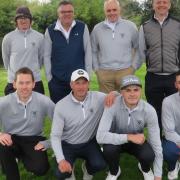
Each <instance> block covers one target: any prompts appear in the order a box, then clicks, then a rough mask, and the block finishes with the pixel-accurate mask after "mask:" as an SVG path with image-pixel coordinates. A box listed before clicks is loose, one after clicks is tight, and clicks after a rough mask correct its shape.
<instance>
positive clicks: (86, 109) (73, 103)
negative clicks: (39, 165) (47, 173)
mask: <svg viewBox="0 0 180 180" xmlns="http://www.w3.org/2000/svg"><path fill="white" fill-rule="evenodd" d="M70 86H71V88H72V92H71V93H70V94H69V95H68V96H66V97H65V98H63V99H62V100H61V101H59V102H58V103H57V104H56V107H55V112H54V118H53V124H52V130H51V142H52V148H53V150H54V153H55V156H56V160H57V163H58V172H57V176H58V177H59V180H64V179H65V178H67V177H70V176H71V173H72V169H73V165H74V162H75V160H76V159H77V158H82V159H84V160H85V163H83V165H82V169H83V172H84V175H83V180H91V179H92V178H93V174H94V173H96V172H97V171H100V170H103V169H104V168H105V167H106V163H105V161H104V159H103V156H102V152H101V150H100V147H99V145H98V144H97V142H96V138H95V135H96V131H97V127H98V124H99V121H100V118H101V115H102V113H103V110H104V100H105V97H106V95H105V94H104V93H101V92H92V91H88V89H89V76H88V73H87V72H86V71H84V70H82V69H78V70H75V71H74V72H73V73H72V76H71V83H70ZM109 96H110V99H111V97H112V98H114V93H112V94H111V93H110V95H109ZM109 96H108V97H109Z"/></svg>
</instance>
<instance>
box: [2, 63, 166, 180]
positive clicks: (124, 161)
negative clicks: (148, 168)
mask: <svg viewBox="0 0 180 180" xmlns="http://www.w3.org/2000/svg"><path fill="white" fill-rule="evenodd" d="M145 71H146V70H145V65H143V66H142V67H141V68H140V69H139V70H138V71H137V72H136V75H137V76H138V77H139V78H140V79H141V81H142V83H143V93H142V97H143V99H145V95H144V77H145ZM42 77H43V82H44V86H45V91H46V95H49V92H48V88H47V82H46V79H45V75H44V71H42ZM6 81H7V73H6V71H5V70H4V69H3V68H0V96H3V95H4V87H5V85H6ZM90 89H91V90H98V84H97V80H96V76H95V74H93V76H92V79H91V83H90ZM50 127H51V122H50V121H49V120H48V119H47V120H46V122H45V127H44V132H45V135H46V136H47V137H48V136H49V133H50ZM48 156H49V162H50V170H49V171H48V173H47V174H46V176H44V177H36V176H34V175H32V174H31V173H29V172H27V171H26V170H25V169H24V167H23V165H22V164H21V162H19V170H20V175H21V179H22V180H55V179H56V178H55V176H54V170H55V167H56V162H55V159H54V157H53V152H52V150H48ZM137 163H138V162H137V160H136V159H135V158H134V157H133V156H130V155H127V154H124V155H123V156H122V158H121V159H120V166H121V170H122V173H121V176H120V177H119V180H143V177H142V174H141V173H140V172H139V170H138V168H137ZM164 174H167V168H164ZM75 175H76V179H77V180H82V170H81V160H77V162H76V164H75ZM106 175H107V174H106V172H105V171H103V172H99V173H97V174H96V175H95V176H94V178H93V180H104V179H105V177H106ZM0 180H5V177H4V176H3V175H2V174H1V173H0ZM163 180H167V178H165V177H163Z"/></svg>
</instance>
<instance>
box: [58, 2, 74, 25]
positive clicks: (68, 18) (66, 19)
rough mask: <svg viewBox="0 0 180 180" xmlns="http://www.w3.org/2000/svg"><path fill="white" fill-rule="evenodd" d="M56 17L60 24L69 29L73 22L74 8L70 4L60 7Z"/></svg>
mask: <svg viewBox="0 0 180 180" xmlns="http://www.w3.org/2000/svg"><path fill="white" fill-rule="evenodd" d="M57 12H58V17H59V19H60V21H61V24H62V25H63V26H65V27H68V26H69V27H70V26H71V24H72V22H73V20H74V8H73V6H72V5H71V4H67V5H61V6H60V7H59V8H58V11H57Z"/></svg>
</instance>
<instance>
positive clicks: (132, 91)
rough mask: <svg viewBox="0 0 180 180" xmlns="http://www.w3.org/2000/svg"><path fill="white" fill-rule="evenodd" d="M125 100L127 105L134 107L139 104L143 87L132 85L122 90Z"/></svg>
mask: <svg viewBox="0 0 180 180" xmlns="http://www.w3.org/2000/svg"><path fill="white" fill-rule="evenodd" d="M121 94H122V96H123V98H124V102H125V104H126V106H127V107H129V108H130V109H133V108H134V107H136V106H137V104H138V102H139V100H140V98H141V87H139V86H137V85H130V86H127V87H125V88H124V89H122V90H121Z"/></svg>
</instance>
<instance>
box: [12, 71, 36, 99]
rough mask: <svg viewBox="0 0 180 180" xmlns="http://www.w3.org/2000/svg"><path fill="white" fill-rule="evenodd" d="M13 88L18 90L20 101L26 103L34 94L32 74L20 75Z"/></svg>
mask: <svg viewBox="0 0 180 180" xmlns="http://www.w3.org/2000/svg"><path fill="white" fill-rule="evenodd" d="M13 86H14V88H15V89H16V90H17V94H18V96H19V99H20V100H21V101H22V102H26V101H27V100H28V99H29V97H30V96H31V94H32V89H33V88H34V86H35V82H34V81H33V79H32V75H31V74H18V75H17V78H16V80H15V81H14V83H13Z"/></svg>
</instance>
